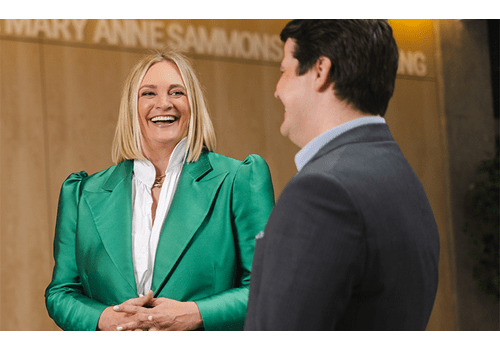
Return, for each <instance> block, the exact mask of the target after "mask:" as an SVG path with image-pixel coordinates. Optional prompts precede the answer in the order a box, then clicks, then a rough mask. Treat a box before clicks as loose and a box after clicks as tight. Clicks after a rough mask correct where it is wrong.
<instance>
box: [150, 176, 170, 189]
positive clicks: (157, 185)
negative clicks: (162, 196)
mask: <svg viewBox="0 0 500 350" xmlns="http://www.w3.org/2000/svg"><path fill="white" fill-rule="evenodd" d="M165 176H167V175H166V174H163V175H160V176H158V177H156V178H155V182H154V183H153V187H158V188H161V186H162V185H163V183H160V182H159V181H161V179H163V178H164V177H165Z"/></svg>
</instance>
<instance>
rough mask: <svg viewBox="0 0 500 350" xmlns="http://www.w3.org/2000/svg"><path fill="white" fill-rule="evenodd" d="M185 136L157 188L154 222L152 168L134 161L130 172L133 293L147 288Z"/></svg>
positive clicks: (172, 194)
mask: <svg viewBox="0 0 500 350" xmlns="http://www.w3.org/2000/svg"><path fill="white" fill-rule="evenodd" d="M185 151H186V138H184V139H182V140H181V141H180V142H179V143H178V144H177V146H175V148H174V151H173V152H172V155H171V156H170V160H169V162H168V166H167V169H166V171H165V175H166V176H165V179H164V180H163V185H162V187H161V191H160V197H159V199H158V206H157V207H156V215H155V221H154V224H152V221H153V220H152V215H151V206H152V205H153V197H152V196H151V188H152V187H153V184H154V182H155V178H156V170H155V167H154V165H153V164H152V163H151V162H150V161H149V160H145V161H140V160H134V172H133V174H132V203H133V206H132V257H133V262H134V275H135V282H136V285H137V294H143V295H146V293H147V292H148V291H149V290H150V289H151V283H152V281H153V269H154V265H155V256H156V248H157V247H158V241H159V239H160V233H161V229H162V226H163V222H164V221H165V218H166V217H167V213H168V211H169V209H170V204H171V203H172V198H173V197H174V194H175V190H176V189H177V183H178V181H179V177H180V175H181V172H182V167H183V164H184V159H185Z"/></svg>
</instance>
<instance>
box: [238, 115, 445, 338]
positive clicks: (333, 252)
mask: <svg viewBox="0 0 500 350" xmlns="http://www.w3.org/2000/svg"><path fill="white" fill-rule="evenodd" d="M438 261H439V236H438V230H437V226H436V222H435V220H434V215H433V213H432V209H431V207H430V205H429V201H428V199H427V196H426V194H425V192H424V188H423V187H422V184H421V183H420V181H419V179H418V178H417V176H416V174H415V173H414V171H413V169H412V168H411V166H410V164H409V163H408V162H407V160H406V158H405V157H404V155H403V153H402V152H401V150H400V148H399V146H398V145H397V143H396V142H395V141H394V139H393V137H392V135H391V133H390V131H389V127H388V126H387V125H386V124H374V125H365V126H360V127H357V128H355V129H352V130H350V131H347V132H345V133H344V134H341V135H340V136H339V137H337V138H335V139H334V140H332V141H330V142H329V143H328V144H326V145H325V146H323V147H322V148H321V149H320V150H319V151H318V153H317V154H316V155H315V156H314V157H313V158H312V159H311V160H310V161H309V162H308V163H307V164H306V165H305V166H304V168H303V169H302V170H301V171H300V172H298V173H297V175H296V176H295V177H294V178H293V179H292V180H291V181H290V182H289V183H288V185H287V186H286V188H285V189H284V190H283V193H282V194H281V196H280V198H279V200H278V202H277V204H276V206H275V207H274V209H273V211H272V213H271V216H270V218H269V221H268V223H267V225H266V227H265V229H264V234H263V235H262V234H261V235H260V238H258V239H257V244H256V249H255V254H254V259H253V267H252V274H251V281H250V296H249V301H248V309H247V318H246V323H245V330H424V329H425V327H426V325H427V323H428V320H429V316H430V313H431V310H432V306H433V304H434V299H435V296H436V291H437V284H438Z"/></svg>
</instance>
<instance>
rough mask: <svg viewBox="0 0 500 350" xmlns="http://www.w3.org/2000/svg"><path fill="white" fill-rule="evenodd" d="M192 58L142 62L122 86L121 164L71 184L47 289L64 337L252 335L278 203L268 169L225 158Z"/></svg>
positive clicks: (64, 192)
mask: <svg viewBox="0 0 500 350" xmlns="http://www.w3.org/2000/svg"><path fill="white" fill-rule="evenodd" d="M214 146H215V134H214V130H213V127H212V122H211V120H210V117H209V114H208V112H207V107H206V104H205V99H204V96H203V93H202V90H201V86H200V83H199V81H198V79H197V78H196V75H195V73H194V71H193V69H192V67H191V65H190V64H189V62H188V61H187V59H186V58H185V57H184V56H183V55H181V54H179V53H176V52H172V51H167V50H165V51H162V52H158V53H155V54H152V55H149V56H147V57H145V58H144V59H142V60H141V61H140V62H139V63H138V64H137V65H136V66H135V67H134V68H133V70H132V71H131V73H130V75H129V77H128V79H127V81H126V83H125V87H124V89H123V94H122V99H121V105H120V113H119V118H118V124H117V127H116V133H115V139H114V142H113V160H114V162H115V163H116V165H114V166H112V167H110V168H108V169H106V170H104V171H101V172H98V173H96V174H93V175H90V176H88V175H87V174H86V173H85V172H80V173H74V174H71V175H70V176H69V177H68V179H67V180H66V181H65V182H64V184H63V185H62V189H61V194H60V198H59V208H58V215H57V223H56V234H55V240H54V259H55V266H54V272H53V277H52V282H51V283H50V285H49V286H48V287H47V290H46V292H45V298H46V305H47V310H48V312H49V315H50V316H51V317H52V318H53V319H54V321H55V322H56V324H57V325H58V326H59V327H61V328H62V329H65V330H192V329H205V330H242V329H243V325H244V321H245V316H246V307H247V300H248V285H249V279H250V269H251V264H252V257H253V251H254V246H255V236H256V235H257V234H258V233H259V232H260V231H261V230H263V228H264V226H265V223H266V221H267V219H268V216H269V213H270V211H271V209H272V206H273V205H274V195H273V188H272V183H271V177H270V173H269V169H268V167H267V164H266V163H265V161H264V160H263V159H262V158H261V157H260V156H257V155H250V156H248V157H247V158H246V159H245V160H244V161H243V162H241V161H238V160H234V159H231V158H227V157H224V156H222V155H220V154H217V153H214V152H213V150H214Z"/></svg>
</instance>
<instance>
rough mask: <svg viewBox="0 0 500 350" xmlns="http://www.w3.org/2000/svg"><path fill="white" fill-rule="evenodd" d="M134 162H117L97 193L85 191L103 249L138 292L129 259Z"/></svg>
mask: <svg viewBox="0 0 500 350" xmlns="http://www.w3.org/2000/svg"><path fill="white" fill-rule="evenodd" d="M132 170H133V161H125V162H122V163H120V164H118V165H117V166H116V168H115V170H114V171H113V173H112V174H111V176H110V177H109V179H108V180H107V181H106V183H105V184H104V186H102V190H101V191H99V192H87V191H86V192H85V197H86V199H87V203H88V205H89V207H90V210H91V212H92V216H93V218H94V222H95V226H96V228H97V231H98V233H99V235H100V237H101V240H102V243H103V245H104V248H105V249H106V252H107V253H108V255H109V256H110V258H111V260H112V261H113V263H114V265H115V266H116V268H117V269H118V271H120V274H121V275H122V277H123V279H124V280H125V281H127V283H128V285H129V286H130V287H131V288H132V289H133V292H134V294H136V293H137V287H136V284H135V277H134V267H133V260H132Z"/></svg>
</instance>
